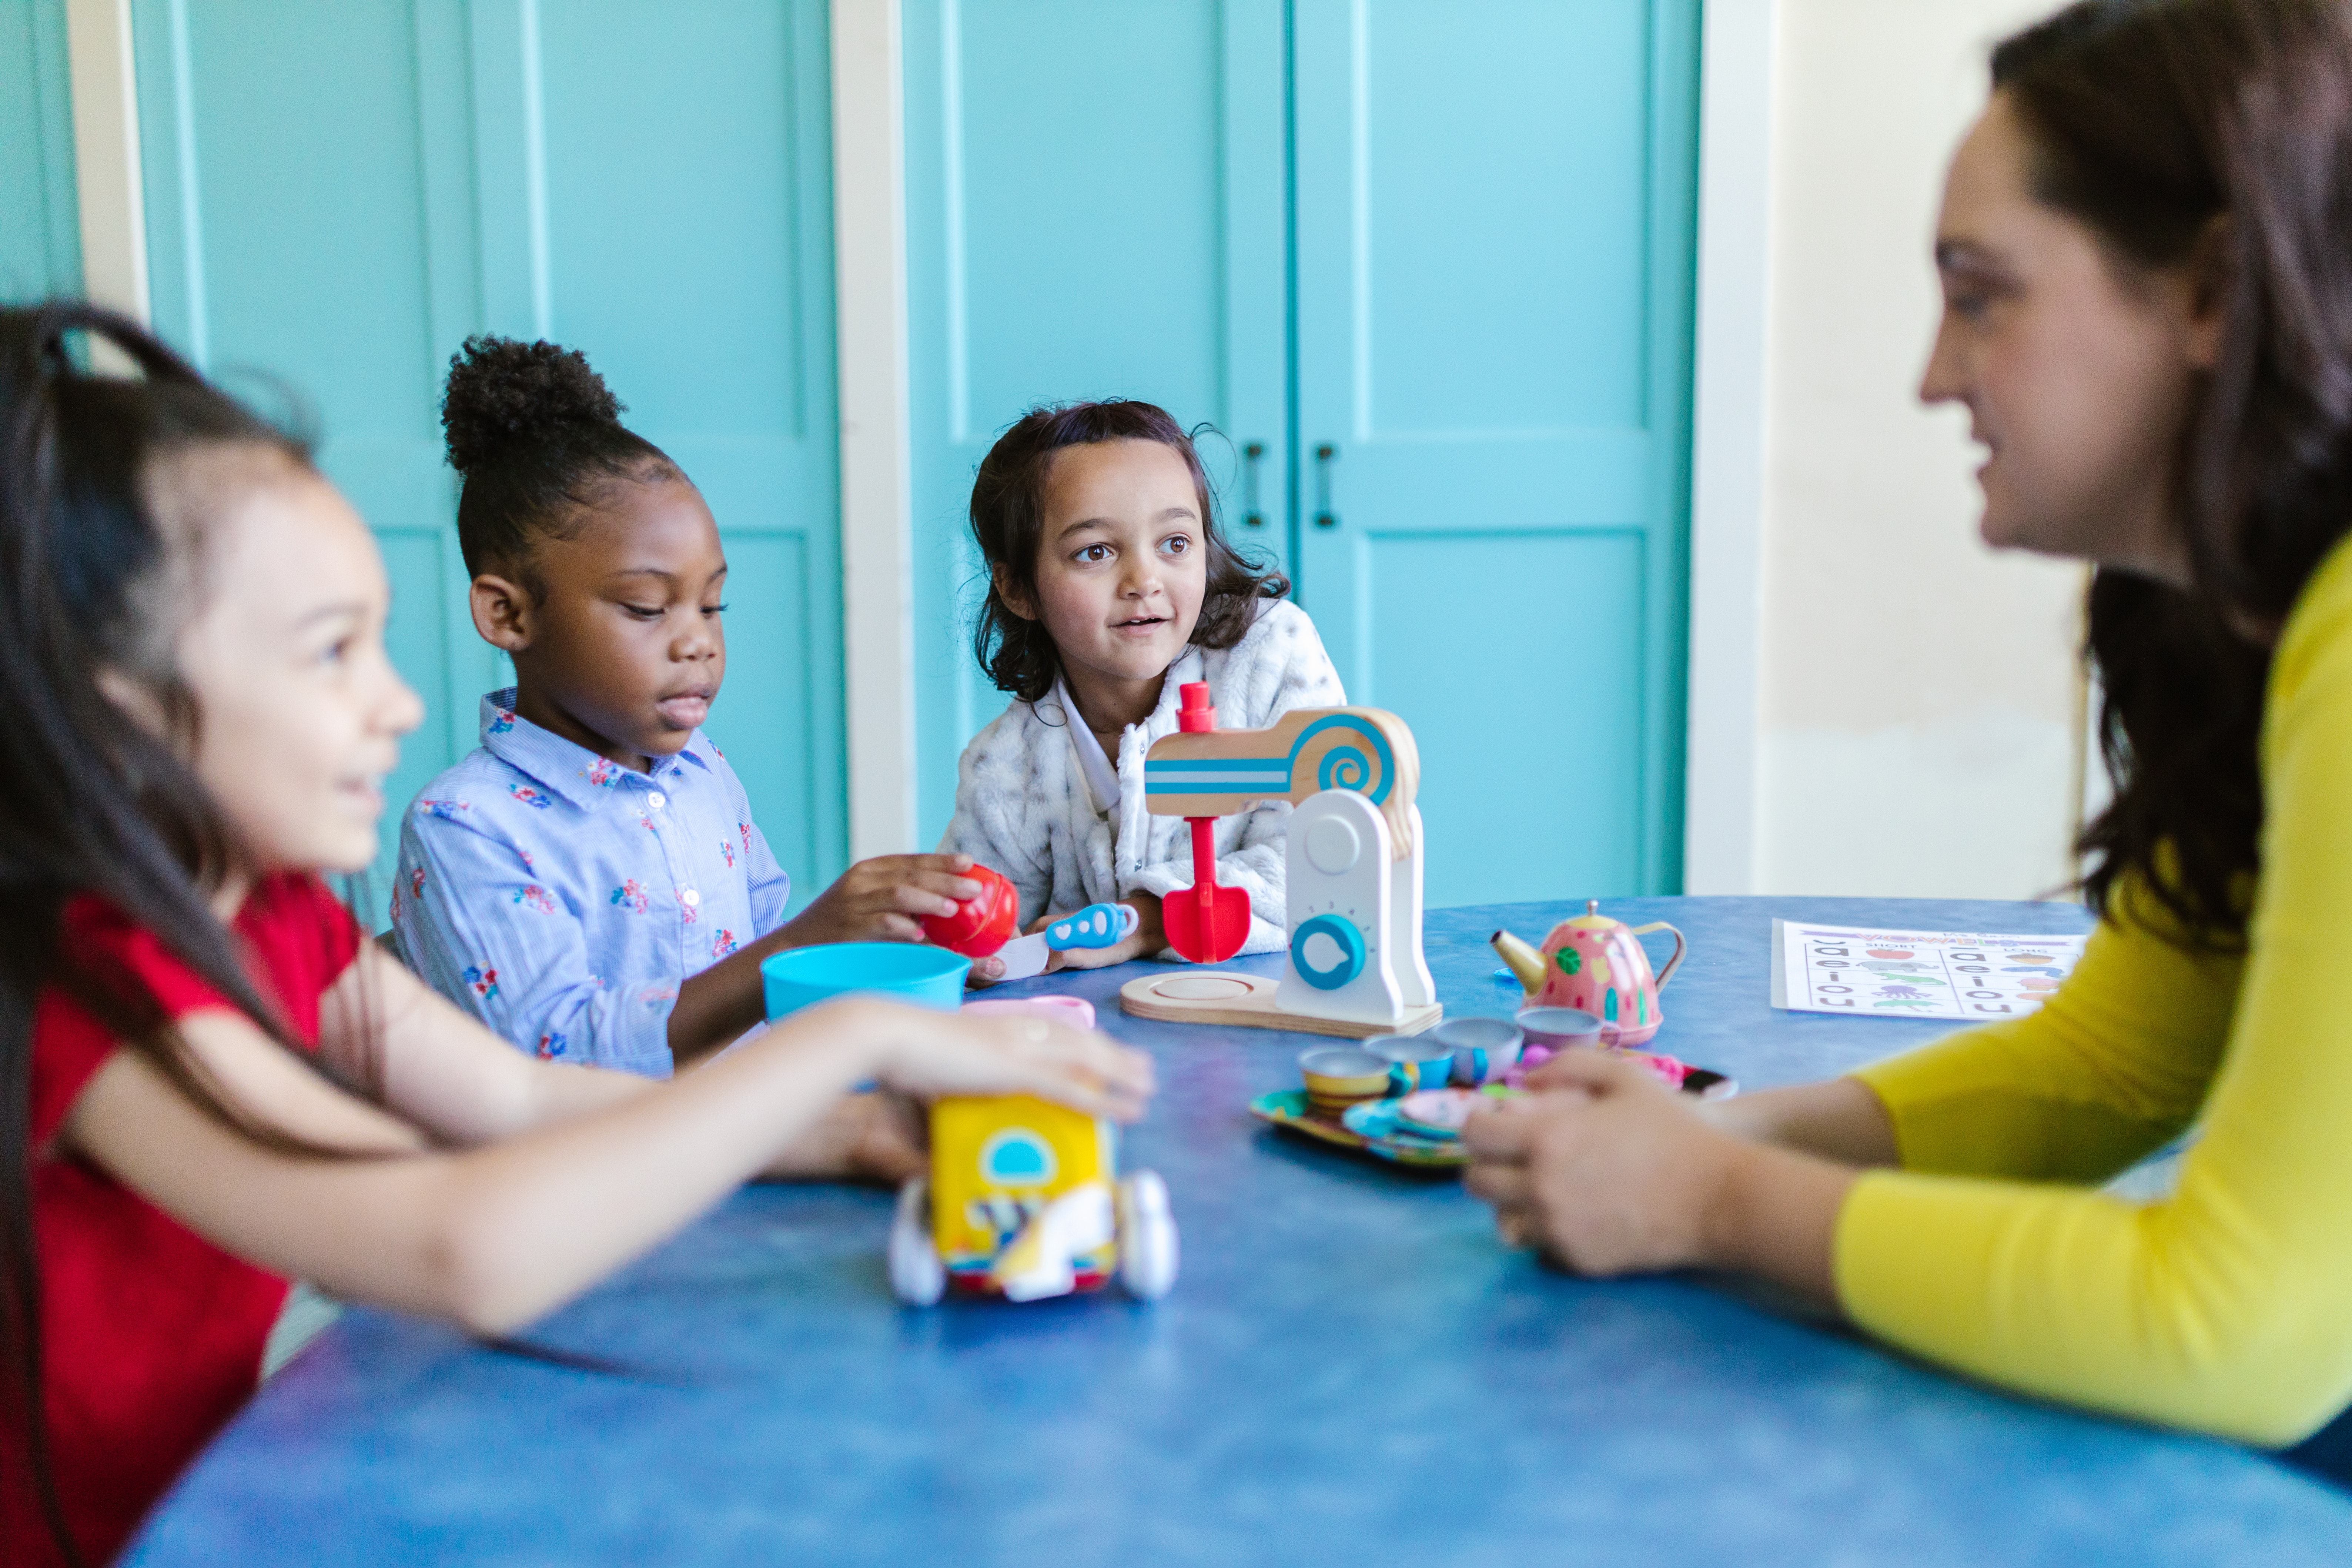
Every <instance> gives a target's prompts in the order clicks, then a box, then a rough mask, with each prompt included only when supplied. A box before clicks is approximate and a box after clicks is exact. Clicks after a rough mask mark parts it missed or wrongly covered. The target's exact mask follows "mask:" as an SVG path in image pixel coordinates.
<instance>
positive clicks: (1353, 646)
mask: <svg viewBox="0 0 2352 1568" xmlns="http://www.w3.org/2000/svg"><path fill="white" fill-rule="evenodd" d="M1697 18H1698V6H1697V5H1696V0H1572V3H1570V0H1490V3H1487V4H1482V5H1476V6H1464V5H1454V4H1449V3H1446V0H1297V42H1296V58H1295V73H1296V74H1295V92H1296V102H1297V151H1296V157H1297V247H1298V262H1297V267H1298V281H1297V297H1298V327H1297V331H1298V420H1299V424H1298V435H1299V443H1300V452H1301V463H1302V473H1301V484H1302V487H1303V489H1304V499H1303V500H1302V513H1303V516H1304V518H1305V521H1303V523H1302V526H1301V529H1300V537H1299V547H1298V554H1297V566H1298V579H1299V588H1300V596H1301V600H1302V603H1304V604H1305V605H1306V606H1307V609H1308V610H1309V611H1310V613H1311V614H1313V616H1315V618H1316V621H1317V623H1318V626H1320V628H1321V630H1322V632H1323V637H1324V640H1325V642H1326V643H1327V645H1328V647H1330V649H1331V651H1332V655H1333V658H1334V659H1335V660H1336V661H1337V662H1338V664H1339V670H1340V674H1341V677H1342V678H1343V679H1345V680H1346V681H1347V683H1348V689H1349V696H1350V698H1352V699H1353V700H1358V701H1362V702H1370V703H1374V704H1377V705H1379V706H1381V707H1386V708H1391V709H1393V710H1396V711H1397V712H1399V713H1400V714H1402V716H1403V717H1404V718H1405V719H1406V721H1408V722H1410V723H1412V725H1413V726H1414V729H1415V731H1416V733H1417V734H1418V735H1419V736H1420V737H1421V740H1422V747H1421V750H1422V757H1423V796H1422V803H1421V804H1422V809H1423V815H1424V816H1425V817H1426V818H1427V821H1428V825H1429V834H1430V844H1431V848H1432V854H1431V858H1430V861H1429V866H1428V872H1427V875H1428V896H1429V899H1430V900H1431V901H1432V902H1433V904H1439V905H1443V904H1448V903H1460V902H1465V901H1469V900H1489V899H1532V898H1538V897H1564V896H1570V895H1614V894H1628V893H1636V892H1656V891H1665V890H1670V889H1672V888H1674V887H1675V886H1676V885H1677V884H1678V881H1679V877H1680V865H1679V848H1680V838H1681V831H1680V797H1681V789H1680V766H1681V762H1680V758H1681V742H1680V737H1681V728H1682V726H1681V702H1682V654H1681V648H1682V641H1683V610H1682V605H1683V593H1684V577H1685V571H1684V557H1685V545H1684V539H1685V521H1686V515H1687V500H1686V496H1687V452H1688V426H1689V413H1688V407H1689V363H1690V347H1689V344H1690V313H1691V271H1692V256H1693V248H1692V233H1693V218H1692V214H1693V208H1694V202H1695V195H1694V187H1695V184H1696V181H1695V168H1696V163H1695V130H1696V85H1697ZM1327 448H1328V455H1326V449H1327ZM1497 604H1505V605H1508V606H1509V613H1507V614H1502V615H1497V614H1496V613H1494V610H1493V609H1492V608H1490V607H1489V606H1493V605H1497ZM1432 646H1443V647H1447V648H1449V650H1451V649H1457V648H1458V649H1462V650H1464V652H1463V655H1462V656H1461V657H1458V658H1457V657H1452V656H1451V655H1449V657H1448V658H1447V659H1445V660H1444V663H1443V667H1442V668H1444V671H1445V673H1446V675H1447V677H1448V679H1446V680H1445V681H1444V683H1443V684H1440V683H1439V682H1437V681H1436V680H1434V679H1424V678H1423V675H1422V673H1421V671H1420V670H1419V669H1418V668H1416V666H1415V664H1414V663H1413V661H1412V660H1411V659H1407V658H1395V657H1389V656H1391V655H1392V653H1393V651H1394V650H1401V649H1418V648H1425V647H1432ZM1474 653H1475V657H1474V656H1473V655H1474ZM1570 668H1573V669H1576V670H1578V671H1580V672H1590V673H1580V675H1579V676H1578V677H1577V682H1576V683H1577V686H1578V689H1579V690H1580V692H1582V693H1583V695H1582V696H1581V697H1580V699H1579V700H1577V701H1575V702H1573V703H1571V702H1570V701H1568V700H1563V699H1561V698H1559V696H1558V692H1559V689H1560V688H1561V684H1562V681H1563V679H1564V678H1565V672H1566V671H1567V670H1569V669H1570ZM1594 675H1598V676H1601V677H1605V679H1607V680H1609V681H1612V682H1614V683H1615V685H1614V686H1613V687H1612V689H1611V691H1610V692H1609V693H1607V694H1606V695H1605V697H1604V696H1597V695H1595V694H1594V693H1593V692H1592V691H1591V685H1592V677H1593V676H1594Z"/></svg>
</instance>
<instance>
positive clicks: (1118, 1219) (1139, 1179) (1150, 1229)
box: [890, 1171, 1177, 1307]
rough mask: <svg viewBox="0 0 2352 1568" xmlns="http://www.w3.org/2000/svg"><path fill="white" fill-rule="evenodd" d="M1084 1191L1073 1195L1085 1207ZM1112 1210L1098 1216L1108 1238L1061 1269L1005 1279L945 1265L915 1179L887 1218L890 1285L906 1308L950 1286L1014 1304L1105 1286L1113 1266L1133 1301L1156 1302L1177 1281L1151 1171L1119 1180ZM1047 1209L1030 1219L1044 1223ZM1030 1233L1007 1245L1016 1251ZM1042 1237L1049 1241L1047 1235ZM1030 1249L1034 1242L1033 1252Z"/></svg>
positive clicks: (1170, 1232)
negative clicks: (1110, 1212)
mask: <svg viewBox="0 0 2352 1568" xmlns="http://www.w3.org/2000/svg"><path fill="white" fill-rule="evenodd" d="M1088 1195H1090V1194H1070V1196H1071V1197H1072V1198H1073V1199H1076V1200H1078V1203H1077V1205H1076V1206H1078V1207H1083V1206H1084V1200H1085V1198H1086V1197H1087V1196H1088ZM1107 1206H1110V1207H1112V1208H1113V1211H1114V1212H1113V1213H1112V1214H1110V1215H1103V1216H1101V1217H1102V1219H1103V1220H1104V1221H1105V1222H1106V1224H1105V1226H1104V1228H1105V1229H1106V1230H1107V1231H1108V1235H1109V1239H1108V1242H1107V1243H1104V1244H1102V1245H1098V1246H1097V1247H1093V1248H1090V1249H1089V1250H1088V1251H1087V1253H1086V1254H1085V1255H1083V1256H1081V1257H1079V1258H1065V1259H1062V1260H1060V1261H1062V1262H1063V1264H1064V1267H1061V1268H1055V1267H1053V1263H1054V1261H1055V1260H1054V1259H1048V1260H1047V1266H1046V1267H1045V1268H1043V1269H1038V1268H1031V1269H1028V1270H1025V1271H1024V1272H1022V1273H1020V1274H1016V1275H1015V1276H1013V1277H1012V1278H1010V1279H1007V1278H1002V1277H1001V1273H1002V1271H1001V1270H997V1269H992V1268H987V1267H973V1266H971V1265H964V1266H961V1267H958V1268H949V1267H948V1265H947V1262H946V1260H945V1259H944V1258H941V1257H940V1248H939V1243H938V1242H937V1240H936V1239H935V1238H934V1234H933V1228H932V1221H931V1194H930V1183H929V1180H928V1179H926V1178H924V1177H921V1176H917V1177H916V1178H914V1179H913V1180H912V1181H910V1182H908V1184H906V1185H905V1186H903V1187H901V1188H899V1189H898V1211H897V1213H896V1214H895V1215H893V1216H892V1219H891V1223H890V1289H891V1291H892V1293H893V1294H895V1295H896V1296H897V1297H898V1300H901V1301H904V1302H905V1303H906V1304H907V1305H908V1306H910V1307H929V1306H934V1305H936V1304H937V1303H938V1301H939V1300H940V1297H942V1296H945V1295H947V1294H949V1293H950V1291H952V1292H953V1293H954V1294H956V1295H959V1296H1001V1297H1003V1298H1004V1299H1005V1300H1013V1301H1039V1300H1048V1299H1050V1298H1052V1297H1055V1296H1072V1295H1083V1294H1085V1293H1087V1292H1088V1291H1092V1290H1099V1289H1102V1288H1103V1287H1104V1286H1106V1285H1108V1284H1109V1283H1110V1279H1111V1274H1112V1273H1113V1272H1114V1271H1116V1272H1117V1274H1118V1282H1119V1284H1120V1285H1121V1286H1123V1287H1125V1289H1126V1290H1127V1293H1128V1294H1129V1295H1130V1296H1133V1297H1135V1298H1137V1299H1138V1300H1145V1301H1156V1300H1159V1299H1160V1297H1162V1296H1165V1295H1166V1294H1167V1293H1168V1290H1169V1288H1170V1287H1171V1286H1172V1285H1174V1284H1175V1283H1176V1268H1177V1244H1176V1220H1175V1216H1174V1215H1171V1213H1170V1212H1169V1209H1168V1187H1167V1184H1166V1183H1164V1182H1162V1181H1161V1180H1160V1176H1159V1173H1157V1172H1153V1171H1137V1172H1135V1173H1132V1174H1131V1175H1129V1176H1127V1177H1124V1178H1123V1179H1121V1180H1120V1182H1119V1183H1118V1195H1117V1198H1116V1199H1115V1200H1114V1201H1113V1203H1112V1204H1111V1205H1107ZM1051 1223H1052V1215H1051V1211H1048V1213H1046V1214H1041V1215H1038V1216H1036V1218H1035V1219H1034V1220H1033V1221H1032V1226H1033V1227H1034V1226H1047V1227H1050V1226H1051ZM1028 1239H1030V1237H1029V1236H1028V1234H1027V1233H1026V1232H1024V1236H1023V1237H1021V1238H1020V1239H1017V1240H1015V1241H1014V1242H1013V1245H1012V1246H1011V1247H1007V1249H1006V1251H1007V1252H1008V1253H1011V1252H1013V1251H1015V1250H1017V1249H1019V1248H1020V1247H1021V1246H1022V1243H1023V1241H1026V1240H1028ZM1041 1239H1046V1240H1047V1241H1048V1245H1049V1246H1050V1238H1049V1237H1048V1238H1041ZM1032 1250H1033V1251H1034V1250H1036V1249H1035V1248H1034V1247H1033V1249H1032Z"/></svg>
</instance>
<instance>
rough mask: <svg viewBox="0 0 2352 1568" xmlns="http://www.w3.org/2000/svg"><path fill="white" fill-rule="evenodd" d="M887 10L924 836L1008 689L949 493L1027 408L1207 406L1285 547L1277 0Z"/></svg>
mask: <svg viewBox="0 0 2352 1568" xmlns="http://www.w3.org/2000/svg"><path fill="white" fill-rule="evenodd" d="M904 26H905V39H906V44H905V47H906V65H905V73H906V76H905V79H906V102H907V110H906V112H907V121H906V139H907V142H906V144H907V243H908V295H909V297H908V346H909V351H910V353H909V358H910V360H911V363H912V375H911V379H910V385H909V395H910V411H911V416H912V420H913V437H914V473H913V493H914V546H915V550H914V559H915V563H916V564H915V571H916V581H915V584H914V604H915V637H916V654H917V658H916V668H917V670H918V676H917V687H916V735H917V745H918V751H917V760H918V775H917V788H918V808H919V831H920V835H921V837H922V840H923V843H924V845H925V846H926V847H928V846H929V845H930V844H932V843H935V842H937V840H938V837H939V835H940V833H941V832H942V831H943V830H944V829H945V828H946V826H947V824H948V818H949V816H950V815H951V813H952V811H953V808H954V804H955V777H956V758H957V756H958V754H959V753H960V752H961V751H962V749H963V745H964V742H966V741H968V740H970V739H971V736H972V735H973V734H974V733H975V732H976V731H978V730H979V729H980V728H981V726H982V725H983V724H985V723H987V722H988V721H990V720H992V719H993V718H995V717H996V715H997V714H998V713H1000V712H1002V711H1003V708H1004V704H1005V701H1006V699H1005V697H1004V696H1003V694H1002V693H1000V692H998V691H996V690H995V689H993V688H992V687H991V686H989V684H988V683H987V682H986V681H985V680H984V679H982V677H981V675H980V671H979V667H978V665H977V663H976V662H975V661H974V659H973V658H972V652H971V635H970V628H971V611H972V609H973V607H974V606H975V605H977V604H978V602H979V595H980V592H981V590H982V587H983V583H982V575H981V571H980V565H979V562H978V559H977V555H976V553H975V552H973V551H972V550H971V548H970V546H969V544H968V542H967V541H968V539H969V529H968V527H967V524H966V521H965V509H966V505H967V503H968V502H969V500H970V499H971V477H972V473H973V471H974V469H976V468H978V467H979V464H980V459H981V458H982V456H984V455H985V454H986V452H987V450H988V448H989V446H990V445H991V444H992V442H993V441H994V439H995V438H996V437H997V435H998V434H999V433H1000V432H1001V431H1002V430H1003V428H1004V427H1005V426H1008V425H1010V424H1012V423H1013V420H1015V419H1016V418H1018V417H1019V416H1021V414H1022V412H1023V411H1024V410H1025V409H1027V408H1028V407H1029V406H1031V405H1034V404H1036V403H1041V402H1066V401H1069V400H1070V399H1073V398H1080V397H1089V398H1091V397H1108V396H1129V397H1140V398H1145V399H1148V400H1149V401H1150V402H1153V403H1158V404H1160V405H1163V406H1164V407H1166V408H1167V409H1168V410H1169V411H1170V412H1171V414H1173V415H1174V416H1176V417H1177V418H1178V419H1179V420H1181V421H1183V422H1184V423H1185V424H1186V425H1188V426H1189V425H1192V424H1194V423H1197V422H1201V421H1207V422H1209V423H1211V424H1213V425H1214V426H1216V427H1217V428H1218V429H1219V430H1220V431H1221V432H1223V439H1219V440H1210V441H1207V442H1205V443H1204V445H1203V447H1202V458H1203V459H1204V461H1205V462H1206V463H1207V464H1208V466H1209V468H1210V470H1211V472H1212V473H1213V474H1214V475H1217V476H1219V477H1220V478H1221V479H1224V480H1226V481H1228V482H1227V485H1226V492H1227V500H1228V501H1229V502H1230V503H1232V504H1230V505H1229V507H1228V514H1227V515H1228V521H1229V522H1230V523H1231V524H1232V531H1233V534H1234V538H1235V540H1236V541H1237V542H1241V543H1244V544H1247V545H1253V546H1255V547H1256V548H1257V549H1258V550H1259V551H1260V552H1263V553H1265V554H1267V555H1270V556H1275V557H1276V558H1280V557H1282V556H1284V555H1286V552H1287V546H1286V531H1287V516H1286V511H1287V509H1286V505H1285V504H1284V498H1285V497H1286V494H1287V487H1288V483H1289V474H1288V467H1287V462H1288V447H1287V438H1286V420H1287V416H1288V406H1287V401H1286V376H1287V370H1288V349H1287V343H1286V309H1287V301H1286V287H1287V270H1286V251H1285V227H1286V192H1285V183H1286V163H1285V150H1284V131H1283V119H1284V89H1283V66H1282V61H1283V29H1284V7H1283V5H1282V4H1281V0H1153V3H1151V4H1149V5H1130V4H1119V5H1106V4H1103V3H1102V0H907V4H906V12H905V23H904ZM1252 448H1255V450H1256V452H1257V456H1256V457H1255V458H1251V457H1250V456H1248V455H1247V454H1248V452H1249V451H1250V450H1251V449H1252ZM1253 469H1254V470H1255V473H1254V475H1253V473H1252V470H1253ZM1253 479H1254V482H1255V487H1256V490H1257V494H1258V495H1259V497H1260V498H1261V503H1262V504H1261V505H1260V507H1259V508H1258V510H1257V516H1258V517H1259V519H1260V521H1257V522H1256V523H1255V524H1252V523H1251V522H1250V521H1248V510H1249V509H1248V508H1247V507H1246V506H1245V505H1243V504H1240V503H1241V502H1242V501H1244V500H1245V499H1246V494H1245V492H1246V489H1247V488H1248V486H1249V484H1250V483H1252V482H1253Z"/></svg>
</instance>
